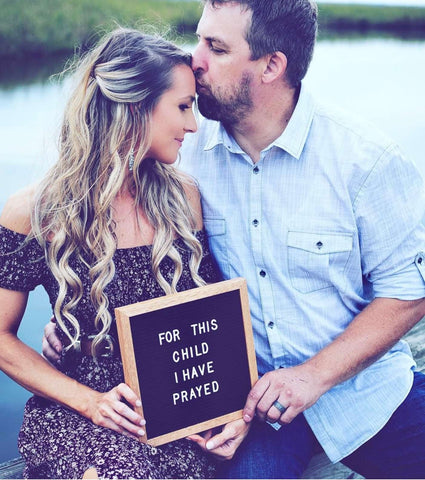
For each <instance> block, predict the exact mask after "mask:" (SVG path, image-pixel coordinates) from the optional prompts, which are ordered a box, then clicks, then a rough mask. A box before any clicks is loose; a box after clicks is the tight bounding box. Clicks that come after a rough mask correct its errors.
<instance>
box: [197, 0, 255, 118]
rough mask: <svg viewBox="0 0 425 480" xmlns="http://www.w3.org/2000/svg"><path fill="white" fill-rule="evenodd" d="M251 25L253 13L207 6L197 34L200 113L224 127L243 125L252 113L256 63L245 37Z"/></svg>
mask: <svg viewBox="0 0 425 480" xmlns="http://www.w3.org/2000/svg"><path fill="white" fill-rule="evenodd" d="M250 22H251V12H250V11H249V10H242V9H241V6H240V5H239V4H237V3H229V4H223V5H219V6H217V7H212V6H211V5H210V4H206V5H205V7H204V11H203V14H202V17H201V19H200V20H199V24H198V29H197V32H196V33H197V36H198V39H199V43H198V46H197V47H196V50H195V52H194V54H193V61H192V68H193V71H194V72H195V76H196V91H197V93H198V106H199V110H200V112H201V114H202V115H203V116H205V117H206V118H210V119H212V120H219V121H222V122H223V123H224V124H225V125H233V124H235V123H237V122H239V121H241V120H242V119H243V118H244V117H245V116H246V115H247V114H248V113H249V112H250V111H251V110H252V81H253V73H254V71H255V70H254V69H255V66H256V62H254V61H251V60H250V57H251V52H250V49H249V45H248V43H247V41H246V40H245V35H244V34H245V32H246V30H247V27H248V25H249V24H250Z"/></svg>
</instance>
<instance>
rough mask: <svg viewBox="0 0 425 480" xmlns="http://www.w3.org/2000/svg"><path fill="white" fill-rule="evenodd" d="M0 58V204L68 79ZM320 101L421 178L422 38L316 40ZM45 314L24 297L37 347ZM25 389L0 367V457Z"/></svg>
mask: <svg viewBox="0 0 425 480" xmlns="http://www.w3.org/2000/svg"><path fill="white" fill-rule="evenodd" d="M38 62H39V61H38V60H37V63H35V64H33V65H29V64H26V65H23V66H22V65H21V66H18V67H16V66H15V65H5V64H4V63H3V64H2V71H1V72H0V186H1V188H0V207H2V205H3V204H4V202H5V200H6V198H7V197H8V196H9V195H10V194H11V193H13V192H14V191H16V190H17V189H18V188H20V187H22V186H24V185H26V184H27V183H29V182H31V181H33V180H35V179H37V178H38V177H39V176H40V175H41V174H42V172H43V171H45V169H46V168H47V165H48V164H49V163H50V162H52V161H53V160H54V158H55V142H54V139H55V136H56V134H57V131H58V125H59V121H60V114H61V111H62V108H63V105H64V99H65V97H66V89H67V82H66V81H65V82H63V83H60V82H51V81H49V80H48V75H49V74H51V73H53V72H55V71H56V68H59V69H60V68H61V66H59V67H57V66H55V65H40V64H39V63H38ZM306 83H307V85H308V87H309V88H310V90H312V91H313V93H315V94H316V95H317V96H320V97H321V99H323V100H325V101H330V102H332V103H335V104H337V105H339V106H342V107H345V108H348V109H349V110H352V111H354V112H356V113H358V114H359V115H361V116H363V117H365V118H366V119H368V120H370V121H372V122H374V123H375V124H376V125H378V126H379V127H380V128H381V129H382V130H384V131H386V132H387V133H389V134H390V135H391V136H392V137H393V138H394V139H395V140H396V141H397V142H398V143H399V144H400V145H401V146H402V148H403V150H404V152H405V153H406V155H407V156H408V157H410V158H411V159H412V160H413V161H414V162H416V164H417V166H418V168H419V170H420V172H421V174H422V175H423V176H424V177H425V155H424V153H423V152H424V148H423V142H424V138H425V91H424V86H425V41H407V40H399V39H391V38H364V39H343V38H338V39H335V40H326V41H325V40H323V41H320V42H319V43H318V45H317V48H316V52H315V57H314V60H313V63H312V65H311V68H310V71H309V73H308V76H307V78H306ZM49 317H50V308H49V306H48V304H47V297H46V295H45V294H44V292H43V291H42V290H40V289H36V291H35V292H34V293H33V294H31V295H30V300H29V304H28V308H27V311H26V314H25V317H24V319H23V322H22V325H21V328H20V331H19V334H20V337H21V338H22V339H23V340H24V341H25V342H27V343H29V344H30V345H31V346H33V347H34V348H36V349H37V350H39V349H40V345H41V336H42V327H43V325H44V324H45V323H46V322H47V320H48V319H49ZM28 396H29V394H28V393H27V392H26V391H25V390H24V389H23V388H21V387H19V386H18V385H16V384H15V383H14V382H12V381H11V380H10V379H8V378H7V377H6V376H5V375H4V374H3V373H1V372H0V462H1V461H4V460H6V459H9V458H11V457H13V456H17V454H18V452H17V448H16V438H17V432H18V429H19V425H20V422H21V417H22V410H23V406H24V403H25V401H26V399H27V398H28Z"/></svg>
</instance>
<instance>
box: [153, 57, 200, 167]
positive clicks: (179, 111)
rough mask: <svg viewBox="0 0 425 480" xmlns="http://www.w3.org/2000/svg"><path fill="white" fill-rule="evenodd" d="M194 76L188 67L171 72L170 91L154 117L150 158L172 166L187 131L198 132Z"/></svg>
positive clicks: (179, 67)
mask: <svg viewBox="0 0 425 480" xmlns="http://www.w3.org/2000/svg"><path fill="white" fill-rule="evenodd" d="M195 91H196V87H195V77H194V75H193V72H192V69H191V68H190V67H189V66H187V65H178V66H176V67H174V68H173V71H172V84H171V87H170V89H168V90H167V91H166V92H164V93H163V95H162V96H161V98H160V99H159V102H158V104H157V105H156V107H155V109H154V111H153V115H152V144H151V147H150V149H149V151H148V153H147V155H146V156H147V157H150V158H155V159H156V160H158V161H160V162H162V163H167V164H172V163H174V162H175V161H176V159H177V155H178V151H179V149H180V147H181V146H182V143H183V138H184V136H185V134H186V133H187V132H196V130H197V125H196V120H195V116H194V114H193V110H192V105H193V102H194V101H195Z"/></svg>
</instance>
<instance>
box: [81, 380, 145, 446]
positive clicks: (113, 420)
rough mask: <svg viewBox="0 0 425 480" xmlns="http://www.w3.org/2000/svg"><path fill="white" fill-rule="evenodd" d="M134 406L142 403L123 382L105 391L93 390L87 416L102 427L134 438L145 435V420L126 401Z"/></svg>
mask: <svg viewBox="0 0 425 480" xmlns="http://www.w3.org/2000/svg"><path fill="white" fill-rule="evenodd" d="M123 400H125V401H127V402H128V403H129V404H130V405H132V406H133V407H134V408H135V407H140V406H141V405H142V403H141V401H140V400H139V399H138V398H137V395H136V394H135V393H134V392H133V390H131V388H130V387H129V386H128V385H126V384H125V383H120V384H119V385H118V386H116V387H114V388H113V389H112V390H110V391H109V392H106V393H99V392H95V395H94V401H93V403H92V404H91V405H90V406H89V409H88V412H87V415H86V416H87V417H88V418H90V420H91V421H92V422H93V423H95V424H96V425H100V426H102V427H106V428H110V429H111V430H114V431H115V432H118V433H122V434H124V435H130V436H132V437H135V438H139V437H143V436H144V435H145V430H144V428H142V427H144V426H145V425H146V421H145V419H144V418H142V417H141V416H140V415H139V414H138V413H136V412H135V411H134V410H132V409H131V408H130V407H129V406H128V405H126V403H125V402H124V401H123Z"/></svg>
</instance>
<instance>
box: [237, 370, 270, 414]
mask: <svg viewBox="0 0 425 480" xmlns="http://www.w3.org/2000/svg"><path fill="white" fill-rule="evenodd" d="M269 386H270V382H269V381H268V380H267V378H266V377H265V376H264V377H262V378H260V379H259V380H258V381H257V383H256V384H255V385H254V386H253V387H252V388H251V391H250V392H249V394H248V398H247V400H246V403H245V407H244V409H243V419H244V420H245V422H250V421H251V420H252V419H253V418H254V415H255V410H256V408H257V405H258V402H260V401H261V399H262V398H263V395H264V394H265V392H266V391H267V389H268V388H269Z"/></svg>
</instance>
